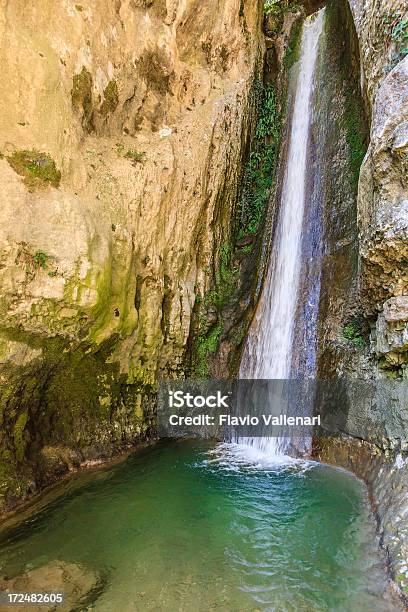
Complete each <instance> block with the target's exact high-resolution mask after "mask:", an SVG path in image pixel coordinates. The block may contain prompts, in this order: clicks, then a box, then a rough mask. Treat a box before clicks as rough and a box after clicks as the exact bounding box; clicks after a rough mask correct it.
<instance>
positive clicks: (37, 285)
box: [0, 0, 263, 495]
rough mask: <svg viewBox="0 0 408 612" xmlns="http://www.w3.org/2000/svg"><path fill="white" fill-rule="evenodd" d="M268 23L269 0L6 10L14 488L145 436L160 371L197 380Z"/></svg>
mask: <svg viewBox="0 0 408 612" xmlns="http://www.w3.org/2000/svg"><path fill="white" fill-rule="evenodd" d="M260 20H261V5H260V3H259V2H258V0H249V1H246V2H245V3H241V6H240V3H239V2H238V3H237V2H236V0H221V1H218V0H217V1H216V2H215V1H214V0H207V1H206V2H201V0H200V1H198V0H187V1H184V2H181V1H179V0H167V1H165V0H153V1H150V2H146V1H145V0H116V1H115V2H108V1H107V0H97V1H96V2H89V1H88V0H84V1H83V2H82V1H81V2H77V1H75V2H74V1H72V2H71V1H70V0H66V1H64V2H60V3H57V4H55V3H54V2H50V1H48V0H46V1H45V2H42V3H41V5H38V4H30V5H29V6H28V5H27V3H26V2H24V1H23V0H17V1H13V2H8V1H7V0H4V1H2V2H1V11H0V39H1V41H2V43H1V49H0V55H1V63H2V71H3V73H2V77H3V83H4V84H7V87H4V88H3V92H2V95H1V96H0V151H1V154H2V155H1V159H0V185H1V188H0V193H1V206H0V314H1V330H0V364H1V374H0V376H1V380H2V383H3V384H2V388H1V391H0V398H1V405H2V408H3V410H2V412H1V414H2V415H3V417H2V418H3V422H2V430H3V431H4V433H3V440H2V442H1V444H0V447H1V449H2V450H1V454H0V457H1V459H2V461H3V462H4V465H5V466H6V467H4V469H3V468H2V469H1V470H0V476H1V477H4V478H5V480H4V482H8V479H10V478H12V477H13V474H11V475H10V474H9V472H10V467H9V466H10V465H13V464H16V462H17V464H18V463H20V465H21V466H22V465H28V464H29V463H30V461H33V462H34V463H33V469H34V468H35V465H34V464H35V457H36V456H37V454H38V452H39V449H41V447H43V446H47V445H50V446H55V445H59V444H67V443H68V445H69V446H71V447H75V448H79V449H80V450H81V451H83V449H86V448H89V447H90V446H93V447H94V448H95V445H98V444H99V443H100V444H101V445H102V447H104V448H105V447H106V444H108V443H109V441H110V440H114V441H115V443H117V444H119V445H122V444H124V443H125V444H126V443H128V442H132V441H133V440H134V438H135V437H137V436H139V435H140V434H142V433H143V432H146V430H147V428H148V424H149V418H148V412H149V405H150V404H149V401H148V400H147V399H146V398H147V397H148V396H149V390H150V389H152V388H153V387H154V385H155V383H156V381H157V378H158V376H160V375H161V376H175V375H180V374H182V372H183V361H184V357H185V353H186V347H187V343H188V338H189V334H190V323H191V316H192V312H193V308H194V305H195V303H196V301H197V300H198V296H200V295H203V293H204V292H205V291H206V290H207V289H208V288H209V287H210V286H211V278H212V273H213V270H214V267H215V265H217V264H218V259H219V252H220V248H221V245H222V243H223V242H224V241H225V240H228V238H229V232H230V224H229V222H230V219H231V216H232V212H233V207H234V206H235V201H236V190H237V183H238V180H239V176H240V174H239V173H240V166H241V163H240V162H241V157H242V156H243V152H244V147H245V143H246V139H247V134H248V130H249V126H250V122H251V117H250V106H251V105H250V104H249V101H248V97H249V91H250V88H251V85H252V82H253V79H254V75H255V72H256V69H257V65H258V60H259V58H260V57H261V54H262V52H263V49H262V43H261V40H260V32H261V27H260ZM33 159H34V161H32V160H33ZM30 160H31V161H30ZM50 160H51V161H52V162H53V163H54V164H55V166H53V167H54V170H53V171H54V175H53V176H50V175H49V174H47V172H48V170H47V168H49V167H50V163H51V162H50ZM58 173H60V175H59V174H58ZM68 362H69V364H68ZM74 362H75V363H74ZM34 379H35V381H36V382H35V381H34ZM57 379H58V380H59V382H58V384H57V382H56V381H57ZM78 385H79V386H80V387H81V389H80V390H79V389H78ZM91 395H92V397H91ZM34 421H35V422H36V425H35V426H34ZM39 421H40V422H41V424H42V425H40V423H39ZM39 426H42V428H43V430H42V432H41V433H39ZM102 447H101V448H102ZM83 452H84V454H85V455H86V452H85V451H83ZM101 452H102V450H101ZM103 452H105V451H103ZM33 453H34V455H33ZM84 458H86V456H85V457H84ZM11 471H13V470H11ZM20 485H21V486H20ZM24 486H25V485H24V483H23V484H21V483H18V485H16V487H17V490H18V491H17V493H16V494H17V495H19V494H20V492H21V491H20V489H21V487H22V488H23V489H24ZM7 488H8V485H7V486H6V487H5V490H7Z"/></svg>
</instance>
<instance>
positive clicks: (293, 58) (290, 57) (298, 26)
mask: <svg viewBox="0 0 408 612" xmlns="http://www.w3.org/2000/svg"><path fill="white" fill-rule="evenodd" d="M302 28H303V21H302V20H300V19H299V20H298V21H296V23H295V24H294V26H293V28H292V31H291V34H290V40H289V43H288V46H287V48H286V51H285V55H284V58H283V65H284V66H285V68H286V70H290V68H291V67H292V66H293V64H294V63H295V62H297V61H298V60H299V58H300V42H301V38H302Z"/></svg>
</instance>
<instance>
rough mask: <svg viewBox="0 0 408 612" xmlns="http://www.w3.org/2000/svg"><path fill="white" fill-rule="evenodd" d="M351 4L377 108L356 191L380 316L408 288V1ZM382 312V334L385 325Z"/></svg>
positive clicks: (367, 287) (367, 300) (368, 299)
mask: <svg viewBox="0 0 408 612" xmlns="http://www.w3.org/2000/svg"><path fill="white" fill-rule="evenodd" d="M350 6H351V9H352V12H353V16H354V20H355V25H356V29H357V35H358V39H359V46H360V56H361V69H362V87H363V91H364V95H365V98H366V102H367V107H368V109H369V114H370V115H371V129H370V144H369V148H368V151H367V155H366V157H365V160H364V162H363V165H362V168H361V174H360V182H359V194H358V217H359V230H360V241H361V242H360V251H361V257H362V298H363V307H364V310H365V314H366V315H368V316H370V317H376V316H377V315H379V317H380V319H381V320H382V318H383V317H384V316H385V312H384V315H382V314H381V312H382V310H383V305H384V302H385V301H386V300H388V299H390V298H393V297H397V296H407V295H408V266H407V261H408V57H407V56H406V52H405V51H404V47H405V46H406V45H405V44H404V38H403V37H404V28H403V21H404V18H405V19H406V3H405V2H403V1H401V0H396V1H395V2H392V3H390V2H386V1H385V0H383V1H381V2H370V1H369V2H367V1H363V0H350ZM405 35H406V34H405ZM379 313H380V314H379ZM380 319H379V321H378V323H377V333H378V328H379V327H380V328H381V327H382V326H383V323H382V322H381V320H380ZM392 345H393V343H392V342H391V344H390V349H389V350H390V351H392V350H393V348H392ZM383 348H384V347H383ZM376 350H378V347H377V348H376Z"/></svg>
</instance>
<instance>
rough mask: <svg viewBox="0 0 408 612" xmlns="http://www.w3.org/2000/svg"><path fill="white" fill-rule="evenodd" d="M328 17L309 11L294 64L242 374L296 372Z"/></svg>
mask: <svg viewBox="0 0 408 612" xmlns="http://www.w3.org/2000/svg"><path fill="white" fill-rule="evenodd" d="M323 22H324V9H322V10H320V11H319V12H317V13H315V14H314V15H311V16H310V17H308V18H307V19H306V20H305V22H304V25H303V31H302V39H301V49H300V59H299V61H298V62H297V65H296V66H294V68H296V69H297V71H298V76H297V82H296V89H295V94H294V103H293V111H292V120H291V126H290V130H289V136H288V139H289V141H288V153H287V160H286V167H285V169H284V176H283V183H282V190H281V198H280V206H279V213H278V220H277V226H276V230H275V234H274V241H273V246H272V254H271V258H270V263H269V268H268V272H267V274H266V279H265V283H264V287H263V290H262V294H261V297H260V300H259V303H258V306H257V309H256V313H255V316H254V319H253V322H252V324H251V327H250V330H249V333H248V337H247V340H246V344H245V347H244V352H243V356H242V361H241V367H240V378H246V379H269V380H273V379H289V378H292V377H293V371H292V361H293V355H292V353H293V346H294V340H295V338H294V331H295V323H296V321H295V319H296V310H297V305H298V297H299V287H300V280H301V278H300V277H301V274H300V271H301V266H302V235H303V225H304V216H305V208H306V198H307V188H306V183H307V177H308V169H309V167H310V166H311V165H312V160H311V159H310V157H311V156H310V147H309V137H310V130H311V119H312V107H313V89H314V73H315V67H316V64H317V57H318V47H319V39H320V35H321V33H322V29H323ZM315 308H317V304H316V306H315ZM297 375H299V373H298V372H297ZM239 442H241V443H245V444H250V445H251V446H256V447H258V448H259V449H261V450H265V451H267V452H268V453H269V454H279V453H283V452H285V450H287V448H288V442H287V440H286V439H285V438H261V437H259V438H240V439H239Z"/></svg>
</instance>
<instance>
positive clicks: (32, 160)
mask: <svg viewBox="0 0 408 612" xmlns="http://www.w3.org/2000/svg"><path fill="white" fill-rule="evenodd" d="M7 161H8V163H9V164H10V166H11V167H12V168H13V170H14V171H15V172H17V174H19V175H20V176H22V177H24V183H25V184H26V185H27V187H28V189H29V190H30V191H33V190H34V189H35V188H40V187H45V186H47V185H52V186H53V187H58V186H59V184H60V180H61V172H60V171H59V170H57V168H56V166H55V162H54V160H53V159H52V158H51V157H50V156H49V155H48V154H47V153H41V152H39V151H36V150H34V149H33V150H31V151H28V150H23V151H15V152H14V153H13V154H12V155H9V156H8V157H7Z"/></svg>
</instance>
